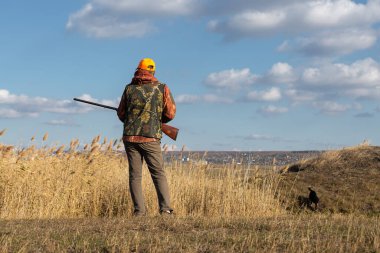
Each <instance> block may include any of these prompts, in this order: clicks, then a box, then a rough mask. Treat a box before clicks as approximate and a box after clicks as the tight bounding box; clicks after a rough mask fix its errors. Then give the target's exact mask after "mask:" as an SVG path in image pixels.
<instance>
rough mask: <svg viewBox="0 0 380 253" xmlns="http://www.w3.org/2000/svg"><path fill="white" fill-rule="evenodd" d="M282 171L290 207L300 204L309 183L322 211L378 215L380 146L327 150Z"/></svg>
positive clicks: (283, 183) (306, 194)
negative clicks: (316, 195)
mask: <svg viewBox="0 0 380 253" xmlns="http://www.w3.org/2000/svg"><path fill="white" fill-rule="evenodd" d="M281 172H282V177H283V181H282V185H283V186H284V187H285V189H286V192H287V193H288V194H289V196H288V197H289V199H290V200H291V201H290V205H291V206H297V205H298V206H299V204H302V200H304V198H305V197H308V194H309V191H308V189H307V188H308V186H311V187H312V188H313V189H314V190H315V191H316V192H317V194H318V196H319V198H320V210H321V211H331V212H342V213H356V212H359V213H366V214H380V147H376V146H368V145H362V146H357V147H350V148H344V149H342V150H338V151H327V152H324V153H322V154H321V155H319V156H318V157H316V158H311V159H307V160H303V161H300V162H297V163H294V164H292V165H288V166H285V167H284V168H282V170H281Z"/></svg>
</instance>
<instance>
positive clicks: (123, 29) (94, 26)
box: [66, 4, 155, 38]
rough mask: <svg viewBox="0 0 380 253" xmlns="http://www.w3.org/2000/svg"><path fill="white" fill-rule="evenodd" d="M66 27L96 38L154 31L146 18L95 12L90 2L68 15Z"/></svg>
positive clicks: (142, 34) (140, 35) (136, 35)
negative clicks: (127, 17) (138, 18)
mask: <svg viewBox="0 0 380 253" xmlns="http://www.w3.org/2000/svg"><path fill="white" fill-rule="evenodd" d="M66 28H67V29H68V30H76V31H79V32H82V33H84V34H86V35H87V36H89V37H96V38H119V37H142V36H144V35H146V34H148V33H150V32H154V31H155V28H154V27H153V26H152V25H151V23H150V22H149V21H147V20H138V21H136V20H125V19H123V18H121V17H118V16H116V15H112V14H108V13H103V12H101V13H97V11H96V10H95V9H94V7H93V5H92V4H87V5H86V6H85V7H84V8H83V9H82V10H80V11H78V12H77V13H74V14H72V15H70V17H69V20H68V22H67V24H66Z"/></svg>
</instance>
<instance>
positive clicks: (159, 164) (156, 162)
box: [142, 141, 173, 212]
mask: <svg viewBox="0 0 380 253" xmlns="http://www.w3.org/2000/svg"><path fill="white" fill-rule="evenodd" d="M142 147H143V150H144V152H143V155H144V158H145V161H146V163H147V165H148V169H149V172H150V175H151V177H152V180H153V183H154V186H155V187H156V192H157V197H158V204H159V206H160V212H163V211H173V209H172V208H171V207H170V193H169V185H168V181H167V179H166V175H165V171H164V162H163V159H162V152H161V146H160V142H158V141H157V142H148V143H143V145H142Z"/></svg>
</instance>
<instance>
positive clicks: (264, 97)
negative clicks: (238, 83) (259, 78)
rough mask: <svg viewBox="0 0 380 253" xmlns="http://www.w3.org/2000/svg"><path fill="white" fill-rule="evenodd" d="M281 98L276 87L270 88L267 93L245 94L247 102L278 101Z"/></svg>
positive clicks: (279, 91)
mask: <svg viewBox="0 0 380 253" xmlns="http://www.w3.org/2000/svg"><path fill="white" fill-rule="evenodd" d="M281 97H282V95H281V90H280V89H279V88H277V87H272V88H270V89H269V90H267V91H251V92H249V93H248V94H247V99H248V100H249V101H266V102H273V101H278V100H280V99H281Z"/></svg>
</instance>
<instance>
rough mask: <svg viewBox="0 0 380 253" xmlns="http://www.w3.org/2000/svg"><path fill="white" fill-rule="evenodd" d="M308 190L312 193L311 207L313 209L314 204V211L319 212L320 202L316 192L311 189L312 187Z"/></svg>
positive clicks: (310, 194)
mask: <svg viewBox="0 0 380 253" xmlns="http://www.w3.org/2000/svg"><path fill="white" fill-rule="evenodd" d="M308 189H309V191H310V193H309V203H310V207H311V204H312V203H314V210H317V208H318V202H319V198H318V196H317V193H316V192H315V191H313V189H311V187H309V188H308Z"/></svg>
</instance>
